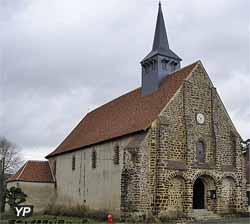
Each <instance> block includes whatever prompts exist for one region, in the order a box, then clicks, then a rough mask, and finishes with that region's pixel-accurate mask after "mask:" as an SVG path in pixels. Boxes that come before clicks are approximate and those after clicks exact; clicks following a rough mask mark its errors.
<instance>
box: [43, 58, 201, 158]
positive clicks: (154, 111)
mask: <svg viewBox="0 0 250 224" xmlns="http://www.w3.org/2000/svg"><path fill="white" fill-rule="evenodd" d="M197 63H198V62H195V63H193V64H191V65H188V66H186V67H184V68H182V69H180V70H178V71H176V72H174V73H172V74H170V75H168V76H167V77H166V78H165V79H164V80H163V81H162V84H161V87H160V88H159V90H157V91H155V92H153V93H152V94H150V95H146V96H142V95H141V88H138V89H135V90H133V91H131V92H129V93H127V94H125V95H123V96H120V97H118V98H116V99H114V100H113V101H110V102H108V103H106V104H104V105H103V106H101V107H99V108H97V109H95V110H93V111H92V112H90V113H88V114H87V115H86V116H85V117H84V118H83V119H82V120H81V121H80V123H79V124H78V125H77V126H76V127H75V129H74V130H73V131H72V132H71V133H70V134H69V135H68V136H67V137H66V138H65V140H64V141H63V142H62V143H61V144H60V145H59V146H58V147H57V148H56V149H55V150H54V151H53V152H52V153H50V154H49V155H48V156H47V157H46V158H49V157H52V156H55V155H60V154H62V153H66V152H69V151H72V150H76V149H79V148H82V147H86V146H89V145H92V144H96V143H99V142H103V141H106V140H109V139H113V138H116V137H121V136H123V135H127V134H131V133H134V132H138V131H142V130H146V129H147V128H148V127H149V126H150V124H151V123H152V121H153V120H155V119H156V117H157V116H158V115H159V113H160V112H161V110H162V109H163V108H164V106H165V105H166V104H167V103H168V101H169V100H170V99H171V98H172V97H173V95H174V94H175V92H176V91H177V90H178V89H179V87H180V86H181V84H182V82H183V80H184V79H185V78H187V76H188V75H189V74H190V73H191V71H192V70H193V69H194V67H195V66H196V64H197Z"/></svg>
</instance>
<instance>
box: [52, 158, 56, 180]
mask: <svg viewBox="0 0 250 224" xmlns="http://www.w3.org/2000/svg"><path fill="white" fill-rule="evenodd" d="M53 168H54V169H53V173H54V176H55V175H56V160H55V161H54V167H53Z"/></svg>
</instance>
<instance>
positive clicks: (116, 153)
mask: <svg viewBox="0 0 250 224" xmlns="http://www.w3.org/2000/svg"><path fill="white" fill-rule="evenodd" d="M119 151H120V150H119V146H118V145H117V146H115V148H114V158H113V161H114V164H115V165H119V160H120V154H119Z"/></svg>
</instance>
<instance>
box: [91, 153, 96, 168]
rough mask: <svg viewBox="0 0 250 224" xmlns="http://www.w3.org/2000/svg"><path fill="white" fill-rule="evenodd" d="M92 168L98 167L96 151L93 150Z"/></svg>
mask: <svg viewBox="0 0 250 224" xmlns="http://www.w3.org/2000/svg"><path fill="white" fill-rule="evenodd" d="M92 168H93V169H95V168H96V151H95V150H94V151H92Z"/></svg>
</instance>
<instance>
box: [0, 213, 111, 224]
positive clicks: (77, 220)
mask: <svg viewBox="0 0 250 224" xmlns="http://www.w3.org/2000/svg"><path fill="white" fill-rule="evenodd" d="M1 218H2V219H3V220H22V221H29V222H31V221H35V220H36V221H37V220H41V221H43V220H48V221H54V222H55V223H56V221H58V220H64V222H65V223H72V224H73V223H81V224H82V223H86V224H104V223H107V222H98V221H94V220H90V219H84V218H77V217H66V216H52V215H33V216H31V217H27V218H17V217H16V216H13V215H7V214H5V215H2V217H1ZM83 220H85V221H86V222H83ZM87 220H88V221H87Z"/></svg>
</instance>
